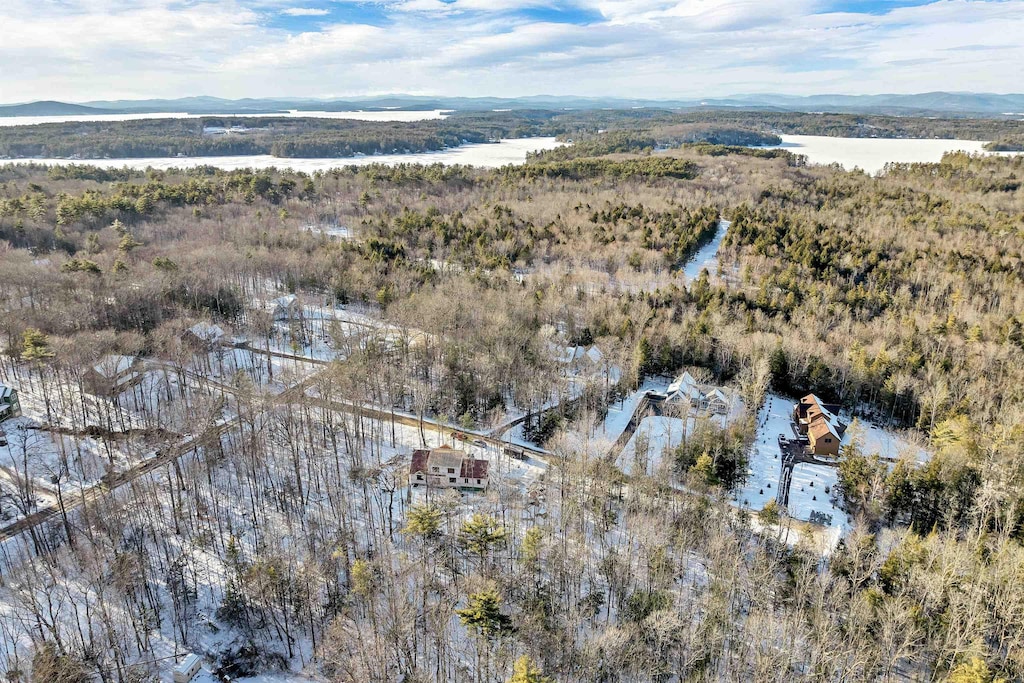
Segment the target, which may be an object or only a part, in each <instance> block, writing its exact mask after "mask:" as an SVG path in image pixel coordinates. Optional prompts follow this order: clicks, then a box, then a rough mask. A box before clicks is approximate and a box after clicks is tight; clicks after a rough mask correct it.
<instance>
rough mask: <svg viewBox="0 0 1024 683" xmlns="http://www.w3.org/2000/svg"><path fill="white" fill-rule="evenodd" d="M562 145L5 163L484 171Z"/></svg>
mask: <svg viewBox="0 0 1024 683" xmlns="http://www.w3.org/2000/svg"><path fill="white" fill-rule="evenodd" d="M562 144H563V143H561V142H558V141H557V140H555V138H548V137H536V138H515V139H510V140H500V141H498V142H496V143H480V144H468V145H461V146H459V147H452V148H450V149H445V150H441V151H439V152H423V153H418V154H376V155H372V156H359V157H330V158H316V159H296V158H282V157H274V156H270V155H269V154H256V155H247V156H223V157H152V158H146V159H9V160H0V164H2V163H15V164H29V163H36V164H46V165H48V166H58V165H63V164H87V165H89V166H99V167H100V168H123V167H125V166H127V167H128V168H135V169H146V168H156V169H168V168H195V167H196V166H213V167H214V168H220V169H224V170H226V171H233V170H236V169H240V168H271V167H276V168H291V169H294V170H296V171H305V172H307V173H312V172H314V171H324V170H327V169H332V168H340V167H343V166H367V165H369V164H384V165H386V166H395V165H397V164H464V165H470V166H480V167H483V168H498V167H499V166H505V165H507V164H521V163H523V162H525V161H526V155H527V153H529V152H537V151H540V150H545V149H554V148H555V147H560V146H561V145H562Z"/></svg>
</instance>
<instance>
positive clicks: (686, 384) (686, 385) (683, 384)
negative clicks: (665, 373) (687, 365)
mask: <svg viewBox="0 0 1024 683" xmlns="http://www.w3.org/2000/svg"><path fill="white" fill-rule="evenodd" d="M695 388H697V380H695V379H694V378H693V375H691V374H690V373H689V372H684V373H683V374H682V375H680V376H679V377H677V378H676V379H675V381H673V382H672V384H669V385H668V393H669V394H674V393H676V392H679V391H682V390H686V392H684V393H690V394H691V395H692V389H695Z"/></svg>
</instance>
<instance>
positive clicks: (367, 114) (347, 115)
mask: <svg viewBox="0 0 1024 683" xmlns="http://www.w3.org/2000/svg"><path fill="white" fill-rule="evenodd" d="M447 115H448V112H446V111H445V110H443V109H429V110H426V111H408V110H405V109H387V110H381V111H299V110H297V109H291V110H289V111H286V112H277V113H272V114H245V113H239V114H185V113H179V112H157V113H152V114H149V113H138V114H71V115H68V116H0V126H35V125H38V124H40V123H73V122H86V121H111V122H116V121H140V120H142V119H199V118H229V117H232V116H247V117H260V118H263V117H274V118H310V119H349V120H353V121H396V122H399V123H408V122H410V121H429V120H432V119H443V118H445V117H446V116H447Z"/></svg>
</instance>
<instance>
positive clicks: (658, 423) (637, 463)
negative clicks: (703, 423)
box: [615, 415, 694, 476]
mask: <svg viewBox="0 0 1024 683" xmlns="http://www.w3.org/2000/svg"><path fill="white" fill-rule="evenodd" d="M693 424H694V418H692V417H691V418H690V419H689V420H688V421H687V422H686V423H684V422H683V420H681V419H679V418H678V417H665V416H662V415H649V416H647V417H645V418H643V419H642V420H640V424H639V425H637V428H636V431H635V432H634V433H633V436H632V437H630V439H629V442H628V443H627V444H626V447H625V448H623V449H622V452H621V453H620V454H619V457H618V458H617V459H616V461H615V464H616V465H617V466H618V467H619V469H621V470H622V471H623V472H625V473H626V474H628V475H630V476H635V475H639V474H647V475H651V474H655V473H656V472H658V471H659V468H660V467H661V466H662V463H666V464H667V465H668V466H671V463H670V462H667V461H668V460H669V459H670V458H671V452H672V449H674V448H676V447H677V446H679V444H681V443H682V442H683V436H684V435H685V430H686V429H687V428H689V429H692V428H693Z"/></svg>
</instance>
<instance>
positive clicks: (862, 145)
mask: <svg viewBox="0 0 1024 683" xmlns="http://www.w3.org/2000/svg"><path fill="white" fill-rule="evenodd" d="M780 137H781V138H782V144H781V145H777V147H779V148H782V149H787V150H789V151H790V152H793V153H794V154H803V155H806V156H807V160H808V161H809V162H811V163H812V164H839V165H841V166H842V167H843V168H845V169H847V170H852V169H853V168H855V167H856V168H861V169H863V170H864V171H866V172H868V173H871V174H875V173H878V172H879V171H881V170H882V167H883V166H885V164H887V163H889V162H891V161H896V162H908V163H910V162H936V161H941V159H942V155H943V154H945V153H946V152H956V151H964V152H971V153H978V152H985V150H984V148H983V145H984V144H985V142H984V141H980V140H932V139H901V138H834V137H828V136H825V135H782V136H780ZM985 153H986V154H993V153H994V152H985ZM1015 153H1016V152H998V154H1015Z"/></svg>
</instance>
